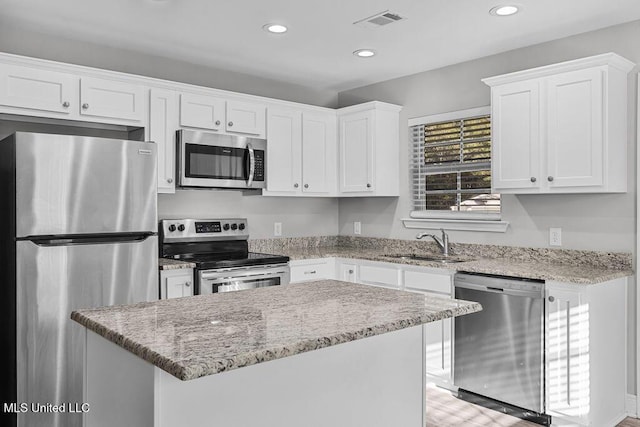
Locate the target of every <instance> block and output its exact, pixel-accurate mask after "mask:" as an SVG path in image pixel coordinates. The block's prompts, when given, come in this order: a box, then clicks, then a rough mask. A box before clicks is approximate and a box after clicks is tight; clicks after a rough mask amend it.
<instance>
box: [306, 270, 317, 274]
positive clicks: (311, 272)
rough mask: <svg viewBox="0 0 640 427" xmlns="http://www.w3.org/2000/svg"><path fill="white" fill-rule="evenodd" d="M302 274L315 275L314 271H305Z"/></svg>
mask: <svg viewBox="0 0 640 427" xmlns="http://www.w3.org/2000/svg"><path fill="white" fill-rule="evenodd" d="M304 274H316V271H315V270H309V271H305V272H304Z"/></svg>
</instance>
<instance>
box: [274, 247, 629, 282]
mask: <svg viewBox="0 0 640 427" xmlns="http://www.w3.org/2000/svg"><path fill="white" fill-rule="evenodd" d="M272 252H273V253H275V254H278V255H288V256H289V257H290V258H291V260H293V261H295V260H304V259H313V258H326V257H339V258H352V259H361V260H369V261H382V262H390V263H394V264H405V265H416V266H421V267H431V268H441V269H446V270H450V271H461V272H462V271H466V272H472V273H485V274H495V275H501V276H512V277H522V278H528V279H540V280H553V281H558V282H565V283H574V284H580V285H588V284H595V283H601V282H606V281H608V280H613V279H617V278H620V277H627V276H632V275H633V270H631V269H630V268H606V267H603V266H599V265H590V264H589V263H588V262H584V261H585V260H580V262H575V263H573V262H571V259H570V258H563V259H562V260H559V261H557V262H553V261H550V260H549V259H544V260H542V259H539V260H535V259H525V260H523V259H518V257H497V258H490V257H483V256H481V255H479V256H473V255H469V254H466V255H450V257H451V258H453V259H457V260H461V262H455V263H441V262H437V261H423V260H411V259H399V258H397V256H398V255H406V254H410V253H416V254H425V253H424V252H417V251H412V252H398V253H394V252H393V251H389V250H382V249H372V248H357V247H340V246H327V247H314V248H295V247H291V248H283V249H276V250H274V251H272ZM434 255H439V254H437V253H436V254H434Z"/></svg>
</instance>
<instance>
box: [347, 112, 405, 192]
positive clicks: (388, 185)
mask: <svg viewBox="0 0 640 427" xmlns="http://www.w3.org/2000/svg"><path fill="white" fill-rule="evenodd" d="M400 110H401V107H400V106H397V105H393V104H387V103H383V102H377V101H373V102H368V103H365V104H360V105H355V106H352V107H346V108H341V109H339V110H338V121H339V147H340V148H339V165H340V172H339V177H340V186H339V187H340V188H339V190H340V196H342V197H353V196H356V197H357V196H365V197H366V196H398V195H399V194H400V181H399V180H400V169H399V168H400V158H399V150H400V143H399V113H400Z"/></svg>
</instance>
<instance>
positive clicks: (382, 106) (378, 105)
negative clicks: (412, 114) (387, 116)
mask: <svg viewBox="0 0 640 427" xmlns="http://www.w3.org/2000/svg"><path fill="white" fill-rule="evenodd" d="M371 109H376V110H379V111H385V110H386V111H391V112H395V113H399V112H400V110H402V106H401V105H396V104H390V103H388V102H382V101H369V102H365V103H364V104H357V105H351V106H349V107H342V108H339V109H338V110H337V112H338V114H349V113H356V112H358V111H367V110H371Z"/></svg>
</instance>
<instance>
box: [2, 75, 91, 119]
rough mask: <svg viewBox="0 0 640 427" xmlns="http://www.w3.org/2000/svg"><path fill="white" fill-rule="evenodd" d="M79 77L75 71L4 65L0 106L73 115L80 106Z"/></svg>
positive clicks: (60, 115) (59, 114) (58, 114)
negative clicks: (67, 71)
mask: <svg viewBox="0 0 640 427" xmlns="http://www.w3.org/2000/svg"><path fill="white" fill-rule="evenodd" d="M79 80H80V79H79V78H78V77H77V76H74V75H72V74H66V73H58V72H55V71H49V70H41V69H37V68H30V67H23V66H19V65H3V66H2V67H0V105H3V106H7V107H17V108H26V109H29V110H35V112H33V113H32V114H31V115H33V114H37V112H50V113H55V114H54V115H57V116H59V117H63V116H73V113H74V112H76V114H75V115H77V111H78V109H79V105H78V90H79V86H78V82H79Z"/></svg>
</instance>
